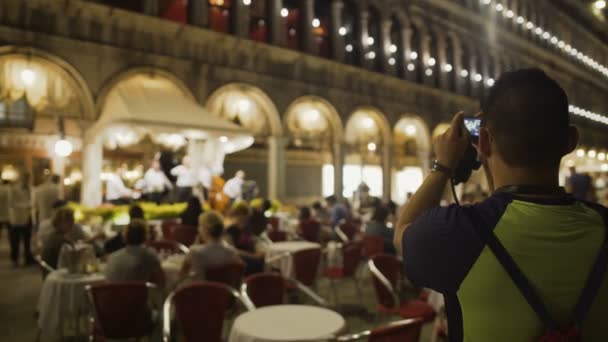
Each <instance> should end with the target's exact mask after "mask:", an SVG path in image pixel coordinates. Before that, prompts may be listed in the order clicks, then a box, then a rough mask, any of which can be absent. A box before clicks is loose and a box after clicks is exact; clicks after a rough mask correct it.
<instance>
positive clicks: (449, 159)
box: [433, 112, 471, 170]
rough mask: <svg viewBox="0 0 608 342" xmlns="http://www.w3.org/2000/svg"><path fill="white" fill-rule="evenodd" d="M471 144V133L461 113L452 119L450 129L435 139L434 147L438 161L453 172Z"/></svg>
mask: <svg viewBox="0 0 608 342" xmlns="http://www.w3.org/2000/svg"><path fill="white" fill-rule="evenodd" d="M470 143H471V138H470V136H469V131H468V130H467V129H466V127H465V126H464V116H463V114H462V112H460V113H458V114H456V115H455V116H454V118H453V119H452V123H451V124H450V128H448V129H447V130H446V131H445V132H444V133H443V134H441V135H440V136H438V137H437V138H436V139H435V142H434V144H433V145H434V146H433V147H434V150H435V156H436V159H437V161H438V162H439V164H441V165H443V166H446V167H449V168H450V169H452V170H454V169H456V167H457V166H458V163H459V162H460V160H461V159H462V157H463V156H464V152H465V151H466V149H467V147H468V146H469V144H470Z"/></svg>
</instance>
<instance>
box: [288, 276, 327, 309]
mask: <svg viewBox="0 0 608 342" xmlns="http://www.w3.org/2000/svg"><path fill="white" fill-rule="evenodd" d="M285 279H287V280H288V281H290V282H292V283H294V284H295V285H296V287H297V288H298V290H299V291H302V292H303V293H304V294H305V295H306V296H308V297H309V298H311V299H312V300H313V301H315V302H316V303H317V304H319V305H320V306H323V307H327V301H326V300H325V299H323V297H321V296H319V295H318V294H316V293H315V292H314V291H313V290H312V289H310V288H309V287H308V286H306V285H304V284H302V283H301V282H299V281H297V280H296V279H293V278H285Z"/></svg>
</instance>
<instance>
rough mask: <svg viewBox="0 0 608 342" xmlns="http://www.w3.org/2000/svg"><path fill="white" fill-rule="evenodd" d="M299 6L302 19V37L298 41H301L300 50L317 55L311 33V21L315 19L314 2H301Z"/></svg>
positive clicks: (307, 0)
mask: <svg viewBox="0 0 608 342" xmlns="http://www.w3.org/2000/svg"><path fill="white" fill-rule="evenodd" d="M301 6H302V7H301V8H300V10H301V11H302V17H301V22H300V31H301V33H302V35H301V36H300V39H302V42H301V44H302V50H303V51H304V52H307V53H310V54H313V55H317V54H318V51H317V48H316V44H315V37H314V32H313V31H312V29H313V27H312V20H313V19H314V17H315V2H314V0H303V1H302V5H301Z"/></svg>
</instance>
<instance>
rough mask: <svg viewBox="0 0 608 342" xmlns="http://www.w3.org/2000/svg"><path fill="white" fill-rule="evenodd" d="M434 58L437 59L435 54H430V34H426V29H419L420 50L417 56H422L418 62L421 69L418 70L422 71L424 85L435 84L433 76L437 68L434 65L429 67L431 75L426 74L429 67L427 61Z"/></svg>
mask: <svg viewBox="0 0 608 342" xmlns="http://www.w3.org/2000/svg"><path fill="white" fill-rule="evenodd" d="M431 57H433V58H435V60H437V56H431V36H430V35H429V34H428V32H426V31H422V30H421V31H420V52H419V53H418V58H422V60H421V62H422V63H420V67H421V68H422V70H420V71H419V72H421V73H422V78H423V80H424V84H426V85H430V86H433V87H434V86H435V77H437V75H436V73H437V68H436V66H437V65H435V67H433V68H430V69H431V70H433V74H432V75H431V76H427V75H426V69H429V66H428V64H427V63H428V61H429V58H431Z"/></svg>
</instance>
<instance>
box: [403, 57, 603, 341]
mask: <svg viewBox="0 0 608 342" xmlns="http://www.w3.org/2000/svg"><path fill="white" fill-rule="evenodd" d="M482 111H483V114H482V127H481V129H480V131H479V137H478V141H477V142H476V143H475V145H476V149H477V152H478V154H479V159H480V160H481V161H482V162H483V165H484V169H485V171H486V175H487V177H488V183H489V184H490V187H491V190H492V191H493V194H492V196H490V197H489V198H487V199H486V200H484V201H482V202H480V203H477V204H475V205H471V206H462V207H461V206H458V205H452V206H449V207H439V206H438V205H439V201H440V199H441V196H442V194H443V192H444V189H445V187H446V185H447V184H448V182H449V181H450V179H451V178H452V177H453V175H454V174H455V171H456V170H457V169H459V170H461V169H462V167H463V165H462V164H461V162H462V160H463V157H464V155H465V151H466V150H467V149H468V148H469V145H470V144H471V143H472V141H471V137H470V135H469V132H468V131H467V130H466V128H465V126H464V122H463V115H462V114H460V113H459V114H457V115H456V116H455V117H454V118H453V120H452V123H451V126H450V128H449V129H448V130H447V131H446V132H445V133H444V134H443V135H441V136H439V137H438V138H437V139H436V141H435V143H434V148H435V156H436V160H435V162H434V163H433V168H432V172H431V173H430V174H429V175H428V176H427V178H426V179H425V181H424V183H423V184H422V186H421V187H420V189H419V190H418V191H417V192H416V194H414V196H413V197H412V198H411V199H410V201H409V202H408V203H407V204H406V205H405V207H404V208H403V210H402V212H401V215H400V217H399V221H398V224H397V227H396V232H395V239H394V242H395V245H396V247H397V248H398V249H399V250H400V251H401V253H402V255H403V259H404V265H405V272H406V274H407V276H408V278H409V279H410V280H411V281H412V282H413V283H414V284H416V285H418V286H424V287H428V288H432V289H434V290H436V291H438V292H440V293H442V294H443V295H444V298H445V302H446V311H447V315H448V324H449V337H450V341H462V340H466V341H535V340H539V338H547V336H548V337H550V338H554V339H549V341H553V340H557V339H555V338H562V337H564V336H566V337H567V339H564V340H563V341H608V329H606V328H605V317H608V281H607V279H606V272H605V269H606V260H608V250H607V245H606V236H607V227H606V225H607V224H608V222H607V221H608V210H607V209H606V208H604V207H602V206H599V205H597V204H593V203H586V202H581V201H578V200H576V199H575V198H574V197H572V196H570V195H568V194H566V192H565V191H564V189H563V188H561V187H559V184H558V171H559V166H560V161H561V158H562V157H563V156H564V155H566V154H568V153H570V152H571V151H573V150H574V148H575V147H576V145H577V142H578V132H577V130H576V128H575V127H573V126H570V122H569V113H568V98H567V96H566V94H565V92H564V91H563V90H562V88H560V86H559V85H558V84H557V83H556V82H555V81H554V80H552V79H550V78H549V77H548V76H546V75H545V74H544V73H543V72H542V71H541V70H538V69H526V70H519V71H515V72H510V73H506V74H504V75H503V76H502V77H501V78H500V80H498V81H497V82H496V84H495V85H494V86H493V88H491V90H490V93H489V94H488V97H487V99H486V100H485V103H484V104H483V106H482ZM464 167H466V165H464ZM581 298H582V299H581ZM560 341H561V340H560Z"/></svg>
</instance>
